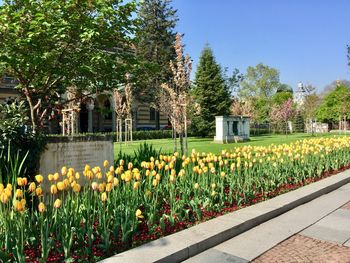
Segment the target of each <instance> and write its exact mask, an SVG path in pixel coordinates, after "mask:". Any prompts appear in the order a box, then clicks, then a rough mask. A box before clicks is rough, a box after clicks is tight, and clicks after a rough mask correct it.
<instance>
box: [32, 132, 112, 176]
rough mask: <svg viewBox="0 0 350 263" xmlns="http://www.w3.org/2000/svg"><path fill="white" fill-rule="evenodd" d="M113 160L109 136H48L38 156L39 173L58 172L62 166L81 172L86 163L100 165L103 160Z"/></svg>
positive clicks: (92, 165) (44, 174)
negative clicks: (43, 149)
mask: <svg viewBox="0 0 350 263" xmlns="http://www.w3.org/2000/svg"><path fill="white" fill-rule="evenodd" d="M104 160H108V162H109V163H110V165H113V162H114V151H113V141H112V137H110V136H73V137H50V138H49V142H48V144H47V146H46V150H45V151H44V152H43V154H42V155H41V158H40V169H39V171H40V174H42V175H43V176H47V175H48V174H49V173H55V172H60V171H61V168H62V166H66V167H67V168H69V167H72V168H74V169H75V171H76V172H80V174H81V175H82V172H83V170H84V167H85V165H86V164H88V165H90V167H94V166H100V167H102V165H103V161H104Z"/></svg>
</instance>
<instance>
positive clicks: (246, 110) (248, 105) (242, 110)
mask: <svg viewBox="0 0 350 263" xmlns="http://www.w3.org/2000/svg"><path fill="white" fill-rule="evenodd" d="M230 110H231V112H230V113H231V114H232V115H236V116H248V117H250V118H252V119H254V109H253V105H252V102H251V101H250V100H247V101H244V102H243V101H239V100H234V101H233V102H232V104H231V109H230Z"/></svg>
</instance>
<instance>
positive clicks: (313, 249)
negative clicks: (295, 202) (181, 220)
mask: <svg viewBox="0 0 350 263" xmlns="http://www.w3.org/2000/svg"><path fill="white" fill-rule="evenodd" d="M349 201H350V184H347V185H344V186H343V187H341V188H339V189H337V190H335V191H332V192H330V193H328V194H326V195H323V196H321V197H319V198H317V199H315V200H312V201H311V202H308V203H306V204H304V205H301V206H299V207H296V208H294V209H292V210H290V211H288V212H286V213H284V214H282V215H280V216H278V217H276V218H273V219H271V220H269V221H267V222H265V223H263V224H261V225H258V226H256V227H254V228H252V229H250V230H248V231H246V232H244V233H242V234H240V235H238V236H236V237H234V238H232V239H230V240H228V241H226V242H223V243H221V244H219V245H217V246H215V247H213V248H211V249H208V250H206V251H204V252H202V253H200V254H198V255H196V256H194V257H192V258H189V259H188V260H186V261H185V262H187V263H189V262H192V263H193V262H240V263H243V262H255V263H270V262H317V263H318V262H350V202H349Z"/></svg>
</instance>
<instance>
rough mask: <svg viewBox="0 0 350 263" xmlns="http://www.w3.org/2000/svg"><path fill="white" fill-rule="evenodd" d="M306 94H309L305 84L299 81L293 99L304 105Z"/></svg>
mask: <svg viewBox="0 0 350 263" xmlns="http://www.w3.org/2000/svg"><path fill="white" fill-rule="evenodd" d="M306 95H307V90H306V89H305V87H304V84H303V83H302V82H299V83H298V87H297V89H296V91H295V92H294V95H293V101H294V102H295V103H296V104H297V105H299V106H302V105H303V104H304V101H305V97H306Z"/></svg>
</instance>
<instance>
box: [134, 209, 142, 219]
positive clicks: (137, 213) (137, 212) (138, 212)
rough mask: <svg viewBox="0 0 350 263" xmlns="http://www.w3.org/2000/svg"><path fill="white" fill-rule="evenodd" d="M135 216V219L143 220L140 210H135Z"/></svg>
mask: <svg viewBox="0 0 350 263" xmlns="http://www.w3.org/2000/svg"><path fill="white" fill-rule="evenodd" d="M135 216H136V218H138V219H141V218H143V215H142V211H141V210H140V209H137V210H136V213H135Z"/></svg>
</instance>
